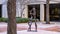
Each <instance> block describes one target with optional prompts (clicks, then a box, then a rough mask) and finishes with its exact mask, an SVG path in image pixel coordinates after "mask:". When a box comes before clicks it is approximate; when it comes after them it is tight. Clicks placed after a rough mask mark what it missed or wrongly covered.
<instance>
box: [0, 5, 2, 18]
mask: <svg viewBox="0 0 60 34" xmlns="http://www.w3.org/2000/svg"><path fill="white" fill-rule="evenodd" d="M1 17H2V5H0V18H1Z"/></svg>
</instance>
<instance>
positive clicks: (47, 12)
mask: <svg viewBox="0 0 60 34" xmlns="http://www.w3.org/2000/svg"><path fill="white" fill-rule="evenodd" d="M49 1H50V0H46V24H50V21H49V20H50V19H49Z"/></svg>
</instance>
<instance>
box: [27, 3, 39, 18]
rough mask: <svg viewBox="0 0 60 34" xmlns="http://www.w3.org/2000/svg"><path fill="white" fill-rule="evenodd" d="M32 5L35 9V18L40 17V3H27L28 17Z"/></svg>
mask: <svg viewBox="0 0 60 34" xmlns="http://www.w3.org/2000/svg"><path fill="white" fill-rule="evenodd" d="M33 6H34V7H35V9H36V19H40V4H34V5H28V18H30V17H31V15H30V10H32V8H33Z"/></svg>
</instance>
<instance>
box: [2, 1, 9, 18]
mask: <svg viewBox="0 0 60 34" xmlns="http://www.w3.org/2000/svg"><path fill="white" fill-rule="evenodd" d="M4 3H5V4H4ZM4 3H3V4H2V17H3V18H8V14H7V2H4Z"/></svg>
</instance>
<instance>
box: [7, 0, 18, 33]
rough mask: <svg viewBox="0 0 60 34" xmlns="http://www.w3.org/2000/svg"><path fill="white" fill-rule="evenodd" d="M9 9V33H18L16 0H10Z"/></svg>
mask: <svg viewBox="0 0 60 34" xmlns="http://www.w3.org/2000/svg"><path fill="white" fill-rule="evenodd" d="M7 10H8V19H9V20H8V28H7V34H17V33H16V0H8V3H7Z"/></svg>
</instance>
